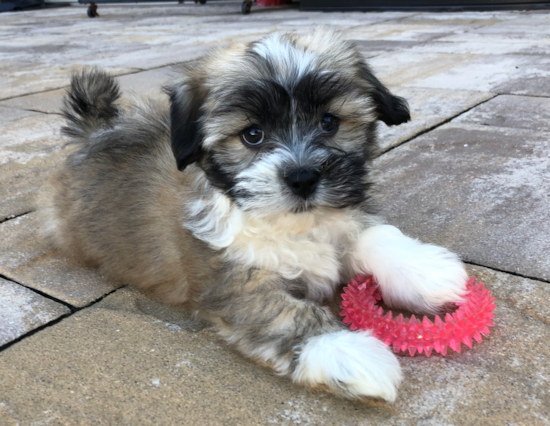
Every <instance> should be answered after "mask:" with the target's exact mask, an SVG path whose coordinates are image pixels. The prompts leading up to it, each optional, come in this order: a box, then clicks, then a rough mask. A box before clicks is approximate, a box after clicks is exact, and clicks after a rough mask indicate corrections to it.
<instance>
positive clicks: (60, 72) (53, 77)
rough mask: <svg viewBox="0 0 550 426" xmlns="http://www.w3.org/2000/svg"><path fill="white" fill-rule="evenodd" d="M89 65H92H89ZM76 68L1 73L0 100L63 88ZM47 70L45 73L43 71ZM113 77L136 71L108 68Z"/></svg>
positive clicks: (43, 67) (49, 67) (34, 68)
mask: <svg viewBox="0 0 550 426" xmlns="http://www.w3.org/2000/svg"><path fill="white" fill-rule="evenodd" d="M90 65H94V64H93V63H90ZM81 68H82V67H77V66H69V65H67V66H55V65H53V64H45V65H38V66H37V65H32V66H27V67H17V69H16V70H10V71H9V73H7V72H3V74H4V79H3V84H2V86H0V99H9V98H13V97H16V96H21V95H25V94H30V93H36V92H45V91H48V90H52V89H58V88H60V87H64V86H66V85H67V84H68V83H69V79H70V76H71V75H72V74H73V73H74V72H75V71H78V70H80V69H81ZM46 69H47V73H46V72H45V70H46ZM108 70H109V72H110V73H111V74H113V75H119V74H128V73H130V72H133V71H137V69H133V68H115V67H108Z"/></svg>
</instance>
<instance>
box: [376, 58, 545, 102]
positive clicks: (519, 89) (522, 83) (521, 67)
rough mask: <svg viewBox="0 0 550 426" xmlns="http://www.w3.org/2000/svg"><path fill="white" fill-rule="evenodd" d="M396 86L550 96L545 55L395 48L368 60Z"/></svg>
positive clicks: (383, 76)
mask: <svg viewBox="0 0 550 426" xmlns="http://www.w3.org/2000/svg"><path fill="white" fill-rule="evenodd" d="M369 62H370V64H371V65H372V67H373V69H374V71H375V72H377V73H378V74H379V75H380V77H381V79H382V81H383V82H384V83H386V84H390V85H394V86H409V87H431V88H435V89H450V90H476V91H481V92H495V93H517V94H529V95H535V96H550V85H549V84H548V83H547V82H545V80H548V77H550V58H549V57H548V56H546V55H482V54H472V53H436V52H434V53H430V52H417V51H413V50H410V51H406V52H393V53H388V54H384V55H379V56H376V57H374V58H371V59H370V60H369Z"/></svg>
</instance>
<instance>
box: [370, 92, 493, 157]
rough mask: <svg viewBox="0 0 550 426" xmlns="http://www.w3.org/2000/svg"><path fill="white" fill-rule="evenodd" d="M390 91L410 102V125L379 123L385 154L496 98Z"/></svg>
mask: <svg viewBox="0 0 550 426" xmlns="http://www.w3.org/2000/svg"><path fill="white" fill-rule="evenodd" d="M391 89H392V91H393V93H395V94H396V95H399V96H402V97H404V98H405V99H407V101H408V102H409V108H410V111H411V121H410V122H408V123H405V124H401V125H399V126H392V127H388V126H386V125H385V124H383V123H380V125H379V127H378V131H379V145H380V149H381V150H382V151H386V150H388V149H390V148H392V147H395V146H397V145H399V144H401V143H402V142H404V141H406V140H409V139H411V138H413V137H414V136H416V135H418V134H419V133H422V132H424V131H426V130H428V129H430V128H432V127H434V126H436V125H438V124H441V123H443V122H445V121H447V120H449V119H451V118H452V117H455V116H457V115H458V114H460V113H461V112H463V111H466V110H468V109H469V108H472V107H473V106H475V105H477V104H479V103H481V102H483V101H486V100H487V99H490V98H491V97H493V96H494V94H492V93H484V92H472V91H464V90H444V89H427V88H420V87H395V88H391Z"/></svg>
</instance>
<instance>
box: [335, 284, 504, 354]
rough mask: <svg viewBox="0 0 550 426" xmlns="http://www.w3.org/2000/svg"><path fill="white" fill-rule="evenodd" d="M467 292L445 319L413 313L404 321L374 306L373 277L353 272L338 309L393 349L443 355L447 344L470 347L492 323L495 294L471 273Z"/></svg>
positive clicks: (376, 298) (377, 296)
mask: <svg viewBox="0 0 550 426" xmlns="http://www.w3.org/2000/svg"><path fill="white" fill-rule="evenodd" d="M466 286H467V289H468V290H469V293H468V294H467V295H466V300H465V301H464V302H463V303H457V306H458V309H457V310H456V311H455V312H454V313H452V314H449V313H447V314H445V321H443V320H442V319H441V318H440V317H439V316H438V315H436V316H435V321H434V322H433V323H432V322H431V321H430V320H429V319H428V318H427V317H424V318H423V319H422V321H421V320H420V319H416V317H415V316H414V315H412V316H411V318H410V319H409V320H408V321H407V320H406V319H404V318H403V314H399V315H398V316H397V317H396V318H395V319H394V318H393V313H392V312H391V311H388V312H387V313H386V314H384V310H383V309H382V308H381V307H379V306H377V305H376V303H377V302H378V301H379V300H381V299H382V297H381V295H380V292H379V291H378V284H377V283H376V282H375V281H374V279H373V277H371V276H367V277H364V276H362V275H357V276H356V277H355V279H354V280H351V281H350V282H349V283H348V285H347V286H346V287H344V293H343V294H342V299H343V301H342V312H341V313H340V314H341V315H342V316H343V317H344V322H345V323H346V324H349V325H350V328H351V329H352V330H372V334H373V335H374V336H375V337H377V338H378V339H380V340H382V341H383V342H384V343H385V344H386V345H388V346H390V345H392V346H393V351H394V352H395V353H398V352H399V351H408V352H409V354H410V355H411V356H414V354H415V353H417V352H418V353H422V352H424V353H425V354H426V356H427V357H429V356H430V355H431V354H432V351H433V350H435V351H436V352H437V353H439V354H441V355H443V356H445V355H447V347H450V348H451V349H453V350H454V351H456V352H460V350H461V344H462V343H464V344H465V345H466V346H468V347H469V348H471V347H472V338H474V339H475V340H476V341H477V342H481V338H482V337H481V336H482V335H484V336H487V335H488V334H489V333H490V331H489V327H492V326H493V321H492V319H493V317H494V312H493V311H494V309H495V303H494V302H495V298H494V297H491V291H490V290H488V289H486V288H484V284H483V283H479V284H476V279H475V277H472V278H470V279H469V280H468V282H467V284H466Z"/></svg>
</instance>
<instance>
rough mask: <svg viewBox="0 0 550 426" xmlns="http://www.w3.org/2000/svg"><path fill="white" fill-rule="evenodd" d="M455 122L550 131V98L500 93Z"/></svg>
mask: <svg viewBox="0 0 550 426" xmlns="http://www.w3.org/2000/svg"><path fill="white" fill-rule="evenodd" d="M454 122H455V123H472V124H480V125H483V126H493V127H512V128H515V129H525V130H533V131H536V132H550V99H549V98H534V97H528V96H510V95H500V96H497V97H496V98H494V99H491V100H490V101H489V102H486V103H484V104H482V105H480V106H478V107H476V108H474V109H472V110H471V111H468V112H466V113H465V114H463V115H461V116H460V117H458V118H456V119H455V120H454Z"/></svg>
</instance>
